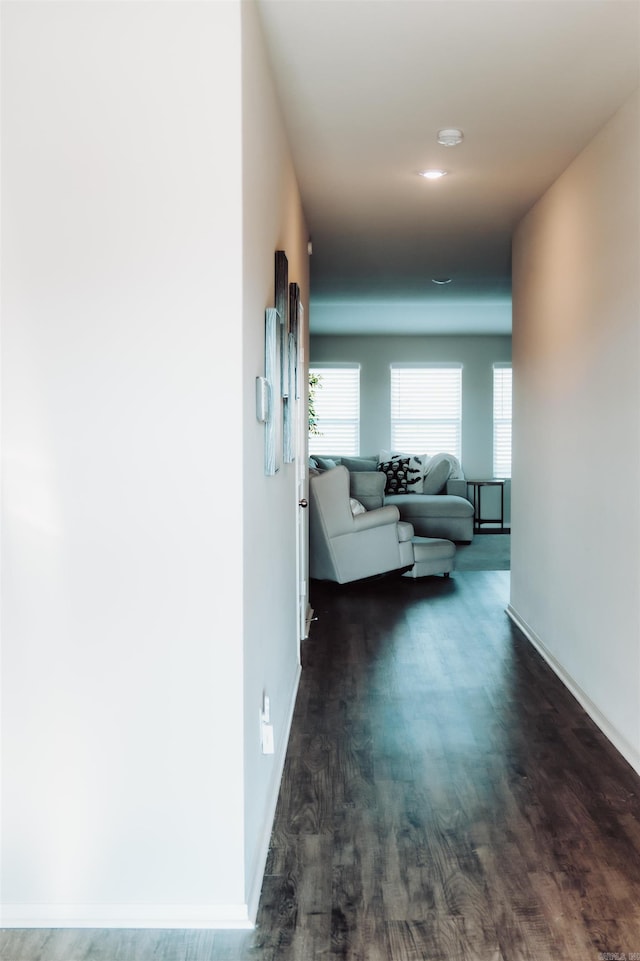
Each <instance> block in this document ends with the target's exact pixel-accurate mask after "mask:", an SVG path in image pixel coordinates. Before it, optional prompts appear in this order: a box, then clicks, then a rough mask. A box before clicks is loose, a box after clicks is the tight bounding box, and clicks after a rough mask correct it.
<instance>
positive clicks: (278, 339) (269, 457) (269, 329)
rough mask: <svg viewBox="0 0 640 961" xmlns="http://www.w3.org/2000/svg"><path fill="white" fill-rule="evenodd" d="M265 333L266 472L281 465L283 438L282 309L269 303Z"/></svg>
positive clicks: (274, 472)
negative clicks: (279, 311) (281, 378)
mask: <svg viewBox="0 0 640 961" xmlns="http://www.w3.org/2000/svg"><path fill="white" fill-rule="evenodd" d="M264 334H265V336H264V348H265V349H264V372H265V378H266V380H267V382H268V384H269V388H268V397H269V400H268V404H267V408H268V409H267V419H266V422H265V434H264V472H265V474H276V473H277V471H278V467H279V461H278V458H279V452H280V445H281V442H282V414H281V397H280V384H281V380H280V376H281V375H280V368H281V360H280V358H281V349H282V348H281V344H282V325H281V323H280V319H279V317H278V311H277V310H276V309H275V308H274V307H267V310H266V314H265V331H264Z"/></svg>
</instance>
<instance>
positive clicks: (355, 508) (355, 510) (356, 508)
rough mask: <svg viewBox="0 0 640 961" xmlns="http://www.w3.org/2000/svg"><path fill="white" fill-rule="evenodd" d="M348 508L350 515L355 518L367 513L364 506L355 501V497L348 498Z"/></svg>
mask: <svg viewBox="0 0 640 961" xmlns="http://www.w3.org/2000/svg"><path fill="white" fill-rule="evenodd" d="M349 507H350V508H351V513H352V514H353V516H354V517H357V516H358V514H366V513H367V508H366V507H365V506H364V504H361V503H360V501H357V500H356V499H355V497H350V498H349Z"/></svg>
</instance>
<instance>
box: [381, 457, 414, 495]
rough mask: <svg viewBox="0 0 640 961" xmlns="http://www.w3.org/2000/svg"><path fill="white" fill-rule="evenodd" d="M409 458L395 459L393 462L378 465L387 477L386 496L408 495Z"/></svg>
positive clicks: (388, 461)
mask: <svg viewBox="0 0 640 961" xmlns="http://www.w3.org/2000/svg"><path fill="white" fill-rule="evenodd" d="M408 468H409V458H408V457H395V458H394V459H393V460H387V461H384V462H383V463H382V464H378V470H379V471H381V473H383V474H384V475H385V477H386V481H385V485H384V492H385V494H408V493H409V489H408V486H407V485H408V481H409V476H408V475H409V471H408Z"/></svg>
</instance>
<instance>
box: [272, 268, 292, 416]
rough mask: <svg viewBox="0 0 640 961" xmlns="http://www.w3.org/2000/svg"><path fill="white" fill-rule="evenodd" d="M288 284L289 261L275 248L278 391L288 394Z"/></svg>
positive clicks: (283, 394) (285, 395)
mask: <svg viewBox="0 0 640 961" xmlns="http://www.w3.org/2000/svg"><path fill="white" fill-rule="evenodd" d="M288 285H289V263H288V261H287V255H286V253H285V252H284V250H276V257H275V302H276V310H277V311H278V317H279V319H280V328H281V334H282V336H281V338H280V393H281V395H282V396H283V397H288V396H289V368H288V365H287V364H286V362H285V358H286V354H287V336H288V333H289V310H288V308H289V304H288V300H287V288H288Z"/></svg>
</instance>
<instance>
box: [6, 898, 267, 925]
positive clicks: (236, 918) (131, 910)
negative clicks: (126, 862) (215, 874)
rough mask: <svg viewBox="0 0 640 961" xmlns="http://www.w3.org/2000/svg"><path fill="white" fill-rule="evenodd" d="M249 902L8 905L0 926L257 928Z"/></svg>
mask: <svg viewBox="0 0 640 961" xmlns="http://www.w3.org/2000/svg"><path fill="white" fill-rule="evenodd" d="M253 926H254V925H253V922H252V921H251V919H250V918H249V915H248V912H247V906H246V904H4V905H0V928H163V929H164V928H206V929H214V928H215V929H218V928H220V929H221V928H238V929H241V928H253Z"/></svg>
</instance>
